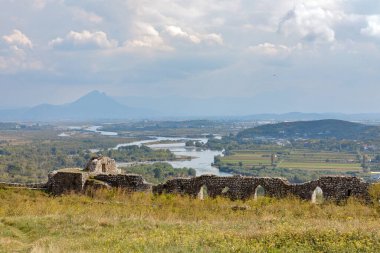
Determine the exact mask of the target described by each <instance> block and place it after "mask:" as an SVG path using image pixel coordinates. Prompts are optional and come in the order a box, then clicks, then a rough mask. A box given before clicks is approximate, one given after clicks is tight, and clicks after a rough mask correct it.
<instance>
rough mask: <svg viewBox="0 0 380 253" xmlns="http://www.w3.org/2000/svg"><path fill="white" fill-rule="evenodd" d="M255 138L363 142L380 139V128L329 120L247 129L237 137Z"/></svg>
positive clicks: (283, 123)
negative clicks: (353, 140) (333, 139)
mask: <svg viewBox="0 0 380 253" xmlns="http://www.w3.org/2000/svg"><path fill="white" fill-rule="evenodd" d="M255 137H269V138H318V139H323V138H337V139H355V140H362V139H374V138H379V137H380V127H378V126H369V125H364V124H359V123H353V122H349V121H343V120H335V119H327V120H315V121H296V122H282V123H278V124H268V125H261V126H258V127H255V128H249V129H245V130H243V131H241V132H240V133H238V135H237V138H239V139H244V138H255Z"/></svg>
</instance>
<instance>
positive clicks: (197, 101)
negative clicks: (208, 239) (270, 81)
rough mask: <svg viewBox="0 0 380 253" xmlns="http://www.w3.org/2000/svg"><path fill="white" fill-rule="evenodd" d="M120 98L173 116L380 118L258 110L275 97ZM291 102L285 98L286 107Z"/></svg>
mask: <svg viewBox="0 0 380 253" xmlns="http://www.w3.org/2000/svg"><path fill="white" fill-rule="evenodd" d="M114 99H115V100H116V101H118V102H119V103H121V104H124V105H126V106H132V107H139V108H147V109H155V110H158V111H160V112H161V113H162V116H166V117H169V118H175V117H179V118H186V119H189V118H192V119H194V118H202V117H203V118H204V117H207V118H223V119H233V120H275V121H297V120H319V119H340V120H347V121H365V120H368V121H380V114H379V113H358V114H343V113H302V112H289V113H280V114H277V113H263V114H254V112H257V111H260V110H263V111H265V110H266V109H267V108H268V107H266V106H265V105H266V104H267V103H268V101H271V100H272V99H273V97H271V96H269V95H268V96H265V97H264V98H262V97H260V98H233V97H213V98H189V97H181V96H166V97H159V98H154V97H132V96H131V97H115V98H114ZM288 102H289V101H283V103H284V107H283V108H282V109H283V110H286V109H287V107H286V105H287V104H288Z"/></svg>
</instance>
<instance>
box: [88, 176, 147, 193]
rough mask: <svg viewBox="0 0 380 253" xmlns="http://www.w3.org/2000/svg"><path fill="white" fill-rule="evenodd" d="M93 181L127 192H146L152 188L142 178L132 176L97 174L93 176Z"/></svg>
mask: <svg viewBox="0 0 380 253" xmlns="http://www.w3.org/2000/svg"><path fill="white" fill-rule="evenodd" d="M94 179H96V180H99V181H102V182H105V183H107V184H108V185H110V186H111V187H115V188H125V189H127V190H129V191H148V190H151V188H152V185H151V184H148V183H147V182H145V180H144V178H143V177H142V176H140V175H134V174H118V175H112V174H110V175H103V174H99V175H96V176H94Z"/></svg>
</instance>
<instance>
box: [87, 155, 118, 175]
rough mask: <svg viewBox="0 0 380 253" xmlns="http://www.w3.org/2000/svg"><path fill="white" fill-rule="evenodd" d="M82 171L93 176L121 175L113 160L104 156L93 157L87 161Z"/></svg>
mask: <svg viewBox="0 0 380 253" xmlns="http://www.w3.org/2000/svg"><path fill="white" fill-rule="evenodd" d="M84 170H85V171H88V172H90V173H94V174H120V173H121V171H120V170H119V169H118V168H117V166H116V162H115V160H114V159H111V158H109V157H106V156H99V157H93V158H92V159H91V160H90V161H88V163H87V165H86V167H85V169H84Z"/></svg>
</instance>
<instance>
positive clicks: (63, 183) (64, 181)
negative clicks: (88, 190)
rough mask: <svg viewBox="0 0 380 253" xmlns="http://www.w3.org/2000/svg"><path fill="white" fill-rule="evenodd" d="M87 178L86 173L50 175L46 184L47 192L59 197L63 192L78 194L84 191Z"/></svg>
mask: <svg viewBox="0 0 380 253" xmlns="http://www.w3.org/2000/svg"><path fill="white" fill-rule="evenodd" d="M87 178H88V174H87V173H80V172H55V173H51V174H49V180H48V182H47V190H48V191H49V192H51V193H52V194H54V195H60V194H62V193H65V192H77V193H80V192H82V191H83V189H84V185H85V182H86V180H87Z"/></svg>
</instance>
